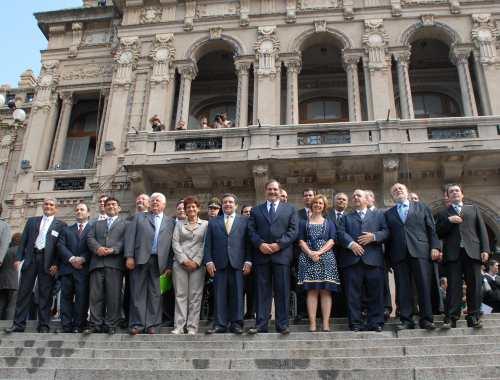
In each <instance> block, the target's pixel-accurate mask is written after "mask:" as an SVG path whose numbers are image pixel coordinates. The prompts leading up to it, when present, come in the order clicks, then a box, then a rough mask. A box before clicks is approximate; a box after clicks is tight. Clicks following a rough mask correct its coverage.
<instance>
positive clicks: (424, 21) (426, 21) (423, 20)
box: [420, 14, 436, 26]
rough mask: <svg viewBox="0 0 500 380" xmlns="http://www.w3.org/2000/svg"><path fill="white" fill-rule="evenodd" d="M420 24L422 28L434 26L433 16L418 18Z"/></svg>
mask: <svg viewBox="0 0 500 380" xmlns="http://www.w3.org/2000/svg"><path fill="white" fill-rule="evenodd" d="M420 22H421V23H422V25H423V26H434V25H435V24H436V22H435V21H434V15H433V14H427V15H422V16H420Z"/></svg>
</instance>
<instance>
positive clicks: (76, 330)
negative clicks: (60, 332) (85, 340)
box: [72, 327, 82, 334]
mask: <svg viewBox="0 0 500 380" xmlns="http://www.w3.org/2000/svg"><path fill="white" fill-rule="evenodd" d="M72 332H73V334H80V333H81V332H82V330H81V329H79V328H78V327H75V328H74V329H73V331H72Z"/></svg>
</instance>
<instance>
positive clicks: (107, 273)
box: [84, 197, 127, 335]
mask: <svg viewBox="0 0 500 380" xmlns="http://www.w3.org/2000/svg"><path fill="white" fill-rule="evenodd" d="M105 208H106V215H107V216H108V218H107V219H106V220H99V221H97V222H96V223H94V225H93V226H92V228H91V230H90V231H89V235H88V241H87V243H88V246H89V249H90V251H91V252H92V257H91V258H90V266H89V271H90V282H89V286H90V297H89V303H90V325H89V328H88V329H86V330H85V331H84V333H85V334H91V333H94V332H103V331H106V330H107V332H108V334H111V335H112V334H114V333H115V332H116V325H117V324H118V322H119V320H120V307H121V305H120V300H121V288H122V283H123V270H124V265H123V240H124V238H125V229H126V226H127V222H126V221H125V220H124V219H121V218H120V217H119V216H118V214H119V213H120V210H121V209H120V203H119V202H118V200H117V199H116V198H113V197H109V198H108V199H106V204H105Z"/></svg>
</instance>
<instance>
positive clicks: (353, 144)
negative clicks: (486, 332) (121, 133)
mask: <svg viewBox="0 0 500 380" xmlns="http://www.w3.org/2000/svg"><path fill="white" fill-rule="evenodd" d="M498 125H500V118H499V117H474V118H463V117H461V118H442V119H417V120H389V121H385V120H383V121H375V122H373V121H367V122H361V123H351V122H345V123H335V124H315V125H311V124H308V125H280V126H262V127H258V126H251V127H248V128H231V129H218V130H188V131H167V132H146V131H141V132H139V133H137V134H135V133H129V135H128V151H127V152H126V154H125V161H124V164H125V165H126V166H135V165H163V164H170V163H171V164H178V163H190V162H219V161H232V162H235V161H254V160H263V159H295V158H306V157H311V158H322V157H333V156H367V155H368V156H370V155H384V154H391V155H393V154H402V153H404V154H421V153H433V152H455V153H457V152H466V151H475V150H480V151H496V150H499V149H500V134H499V127H498Z"/></svg>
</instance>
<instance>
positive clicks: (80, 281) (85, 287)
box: [59, 270, 89, 331]
mask: <svg viewBox="0 0 500 380" xmlns="http://www.w3.org/2000/svg"><path fill="white" fill-rule="evenodd" d="M59 278H60V281H61V324H62V327H63V330H64V331H71V330H73V329H75V328H78V329H84V328H85V327H86V325H87V315H88V310H89V274H88V272H84V271H82V270H75V271H73V272H72V273H68V274H65V275H62V276H60V277H59Z"/></svg>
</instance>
